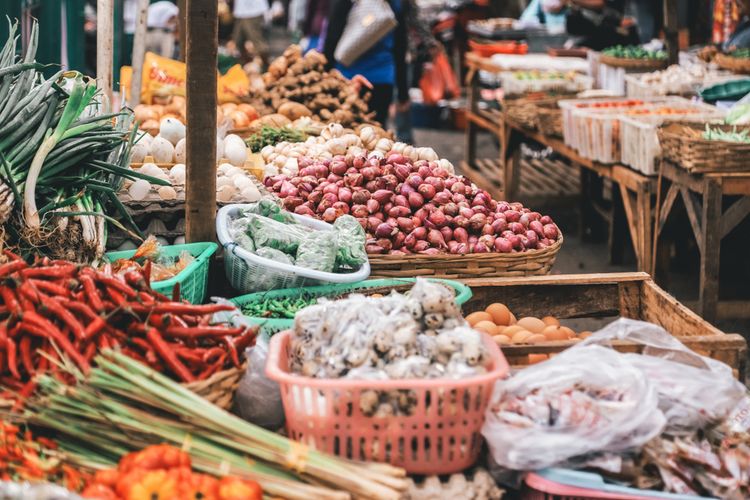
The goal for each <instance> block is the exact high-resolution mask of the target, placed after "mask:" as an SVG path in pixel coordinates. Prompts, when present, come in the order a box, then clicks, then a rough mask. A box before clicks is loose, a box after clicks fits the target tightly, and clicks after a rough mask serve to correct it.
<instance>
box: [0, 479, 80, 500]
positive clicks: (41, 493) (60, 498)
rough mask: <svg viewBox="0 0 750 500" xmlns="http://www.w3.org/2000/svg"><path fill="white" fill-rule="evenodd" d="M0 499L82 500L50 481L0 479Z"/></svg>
mask: <svg viewBox="0 0 750 500" xmlns="http://www.w3.org/2000/svg"><path fill="white" fill-rule="evenodd" d="M0 499H2V500H83V499H82V498H81V497H80V496H78V495H77V494H75V493H73V492H72V491H70V490H67V489H65V488H63V487H62V486H58V485H56V484H52V483H28V482H23V483H16V482H13V481H0Z"/></svg>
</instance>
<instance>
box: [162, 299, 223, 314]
mask: <svg viewBox="0 0 750 500" xmlns="http://www.w3.org/2000/svg"><path fill="white" fill-rule="evenodd" d="M234 309H235V308H234V306H231V305H229V304H203V305H199V304H182V303H178V302H167V303H162V304H156V305H155V306H154V307H153V309H152V310H151V312H152V313H175V314H197V315H201V316H203V315H204V314H213V313H217V312H220V311H233V310H234Z"/></svg>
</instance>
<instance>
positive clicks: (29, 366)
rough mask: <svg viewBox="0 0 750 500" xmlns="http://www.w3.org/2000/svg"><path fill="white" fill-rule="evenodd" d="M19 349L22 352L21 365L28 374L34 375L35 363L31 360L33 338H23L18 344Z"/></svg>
mask: <svg viewBox="0 0 750 500" xmlns="http://www.w3.org/2000/svg"><path fill="white" fill-rule="evenodd" d="M18 349H19V350H20V351H21V363H22V364H23V368H24V369H25V370H26V373H28V374H29V376H32V375H34V372H35V370H34V362H33V361H32V360H31V337H28V336H26V337H23V338H22V339H21V342H20V343H19V344H18Z"/></svg>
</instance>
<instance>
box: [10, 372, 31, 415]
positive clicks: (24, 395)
mask: <svg viewBox="0 0 750 500" xmlns="http://www.w3.org/2000/svg"><path fill="white" fill-rule="evenodd" d="M34 389H36V382H35V381H34V379H31V380H29V381H28V382H26V383H25V384H24V385H23V387H22V388H21V390H20V391H19V392H18V398H17V399H16V402H15V403H13V411H18V410H21V409H22V408H23V405H24V403H25V402H26V399H28V397H29V396H31V394H32V393H33V392H34Z"/></svg>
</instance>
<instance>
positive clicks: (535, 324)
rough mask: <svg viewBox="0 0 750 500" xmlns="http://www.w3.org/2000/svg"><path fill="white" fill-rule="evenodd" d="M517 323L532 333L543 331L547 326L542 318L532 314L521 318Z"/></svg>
mask: <svg viewBox="0 0 750 500" xmlns="http://www.w3.org/2000/svg"><path fill="white" fill-rule="evenodd" d="M517 324H518V326H522V327H524V328H525V329H527V330H528V331H530V332H532V333H542V330H544V328H545V327H546V326H547V325H545V324H544V322H543V321H542V320H541V319H539V318H533V317H531V316H529V317H526V318H521V319H519V320H518V323H517Z"/></svg>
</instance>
